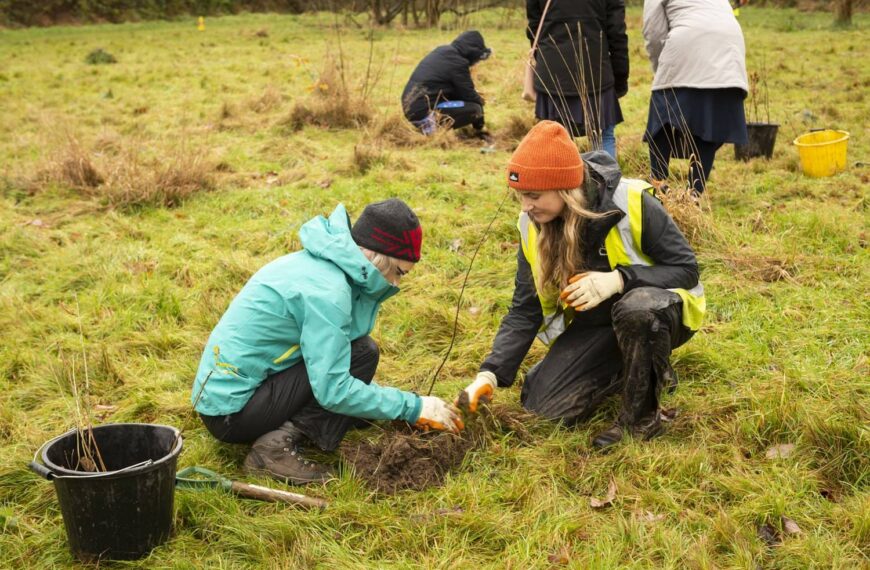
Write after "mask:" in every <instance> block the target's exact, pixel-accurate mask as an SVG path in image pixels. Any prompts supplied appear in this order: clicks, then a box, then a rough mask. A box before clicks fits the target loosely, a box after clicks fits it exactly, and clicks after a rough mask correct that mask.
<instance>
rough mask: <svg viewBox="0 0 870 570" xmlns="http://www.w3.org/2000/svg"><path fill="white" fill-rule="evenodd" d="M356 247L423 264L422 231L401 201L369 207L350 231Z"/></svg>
mask: <svg viewBox="0 0 870 570" xmlns="http://www.w3.org/2000/svg"><path fill="white" fill-rule="evenodd" d="M350 233H351V235H352V236H353V241H355V242H356V244H357V245H359V246H362V247H364V248H366V249H370V250H372V251H375V252H377V253H382V254H384V255H387V256H389V257H395V258H398V259H404V260H407V261H413V262H415V263H416V262H418V261H420V246H421V245H422V243H423V228H421V227H420V220H419V219H417V215H416V214H414V212H412V211H411V208H409V207H408V205H407V204H405V203H404V202H402V201H401V200H399V199H398V198H390V199H389V200H384V201H383V202H375V203H373V204H369V205H368V206H366V208H365V210H363V213H362V215H360V217H359V219H358V220H357V221H356V223H355V224H354V225H353V229H352V230H351V231H350Z"/></svg>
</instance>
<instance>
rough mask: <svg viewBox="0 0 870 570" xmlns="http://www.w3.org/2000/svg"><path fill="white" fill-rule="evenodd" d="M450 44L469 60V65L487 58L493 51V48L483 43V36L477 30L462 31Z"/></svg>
mask: <svg viewBox="0 0 870 570" xmlns="http://www.w3.org/2000/svg"><path fill="white" fill-rule="evenodd" d="M450 45H452V46H453V47H454V48H456V51H458V52H459V55H461V56H462V57H464V58H465V59H467V60H468V64H469V65H473V64H475V63H477V62H478V61H480V60H481V59H486V58H487V57H489V54H490V53H492V50H491V49H489V48H488V47H486V44H485V43H483V36H482V35H481V33H480V32H478V31H477V30H469V31H467V32H462V33H461V34H459V35H458V36H457V37H456V39H455V40H453V41H452V42H451V43H450Z"/></svg>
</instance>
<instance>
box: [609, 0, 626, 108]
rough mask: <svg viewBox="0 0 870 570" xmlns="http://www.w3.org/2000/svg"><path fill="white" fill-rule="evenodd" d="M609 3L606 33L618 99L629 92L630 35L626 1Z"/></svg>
mask: <svg viewBox="0 0 870 570" xmlns="http://www.w3.org/2000/svg"><path fill="white" fill-rule="evenodd" d="M606 1H607V21H606V22H605V30H604V31H605V33H606V35H607V46H608V48H609V49H610V67H611V68H612V69H613V88H614V90H615V91H616V96H617V97H622V96H623V95H625V94H626V93H627V92H628V35H627V34H626V33H625V1H624V0H606Z"/></svg>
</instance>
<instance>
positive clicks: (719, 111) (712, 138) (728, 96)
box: [643, 87, 749, 144]
mask: <svg viewBox="0 0 870 570" xmlns="http://www.w3.org/2000/svg"><path fill="white" fill-rule="evenodd" d="M745 97H746V92H744V91H743V90H742V89H740V88H737V87H729V88H725V89H694V88H691V87H678V88H675V89H661V90H657V91H653V92H652V97H651V98H650V101H649V117H648V118H647V123H646V132H645V133H644V135H643V140H644V141H646V142H649V141H650V139H652V138H653V137H655V136H656V135H657V134H658V133H659V131H661V130H662V129H663V128H665V125H670V128H672V129H673V130H675V131H683V132H684V131H686V130H688V132H689V133H691V134H693V135H694V136H695V137H697V138H699V139H701V140H704V141H707V142H712V143H735V144H747V143H748V142H749V139H748V135H747V134H746V115H745V113H744V111H743V99H744V98H745Z"/></svg>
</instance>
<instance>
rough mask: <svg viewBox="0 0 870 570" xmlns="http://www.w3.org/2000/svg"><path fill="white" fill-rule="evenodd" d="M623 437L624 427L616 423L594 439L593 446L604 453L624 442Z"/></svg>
mask: <svg viewBox="0 0 870 570" xmlns="http://www.w3.org/2000/svg"><path fill="white" fill-rule="evenodd" d="M622 436H623V429H622V425H621V424H620V423H619V422H614V423H613V425H612V426H610V427H609V428H607V429H606V430H604V431H602V432H601V433H599V434H598V435H596V436H595V437H593V438H592V446H593V447H595V448H596V449H599V450H602V451H603V450H605V449H607V448H609V447H612V446H614V445H616V444H617V443H619V442H620V441H622Z"/></svg>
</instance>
